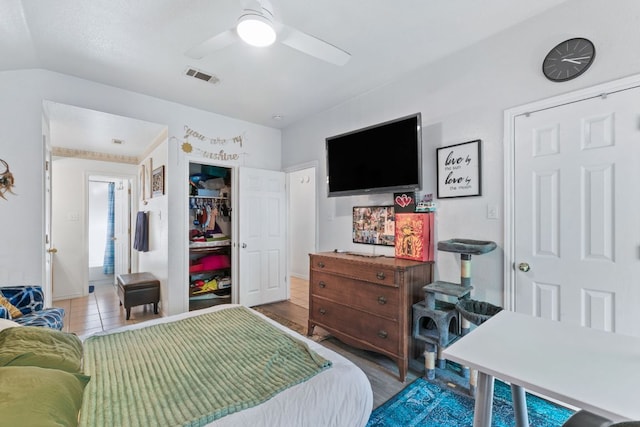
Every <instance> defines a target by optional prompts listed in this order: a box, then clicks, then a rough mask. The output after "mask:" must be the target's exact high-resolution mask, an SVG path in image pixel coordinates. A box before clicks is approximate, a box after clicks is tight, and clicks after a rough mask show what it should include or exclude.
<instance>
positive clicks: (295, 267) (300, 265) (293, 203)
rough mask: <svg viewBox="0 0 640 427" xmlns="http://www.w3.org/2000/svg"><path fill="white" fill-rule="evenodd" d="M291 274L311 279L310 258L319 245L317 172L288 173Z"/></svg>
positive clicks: (302, 170)
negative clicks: (317, 243)
mask: <svg viewBox="0 0 640 427" xmlns="http://www.w3.org/2000/svg"><path fill="white" fill-rule="evenodd" d="M288 179H289V182H288V186H289V227H288V230H289V250H290V253H289V259H290V265H289V273H291V275H292V276H295V277H298V278H301V279H309V254H310V253H313V252H315V245H316V221H315V217H316V199H317V195H316V191H315V188H316V169H315V168H306V169H301V170H298V171H294V172H291V173H289V175H288Z"/></svg>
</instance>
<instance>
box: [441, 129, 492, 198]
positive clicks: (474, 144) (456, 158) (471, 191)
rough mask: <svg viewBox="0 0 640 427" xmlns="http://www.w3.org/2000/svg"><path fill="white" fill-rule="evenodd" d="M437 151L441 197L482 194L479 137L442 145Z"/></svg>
mask: <svg viewBox="0 0 640 427" xmlns="http://www.w3.org/2000/svg"><path fill="white" fill-rule="evenodd" d="M436 152H437V156H436V158H437V162H438V165H437V174H438V198H439V199H446V198H452V197H469V196H480V195H482V185H481V184H482V173H481V172H482V171H481V159H480V154H481V141H480V140H479V139H476V140H475V141H469V142H463V143H461V144H456V145H450V146H448V147H441V148H438V149H437V150H436Z"/></svg>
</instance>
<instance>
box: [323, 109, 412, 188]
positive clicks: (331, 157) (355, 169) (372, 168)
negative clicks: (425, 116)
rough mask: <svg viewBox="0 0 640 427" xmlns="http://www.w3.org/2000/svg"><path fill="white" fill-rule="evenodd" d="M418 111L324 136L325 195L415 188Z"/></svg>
mask: <svg viewBox="0 0 640 427" xmlns="http://www.w3.org/2000/svg"><path fill="white" fill-rule="evenodd" d="M421 127H422V118H421V115H420V113H416V114H413V115H410V116H405V117H400V118H398V119H394V120H390V121H388V122H384V123H380V124H377V125H373V126H369V127H366V128H363V129H358V130H355V131H352V132H347V133H343V134H340V135H336V136H331V137H329V138H326V151H327V185H328V196H329V197H334V196H352V195H359V194H371V193H393V192H398V191H412V190H419V189H420V187H421V183H422V181H421V179H422V155H421V151H422V150H421V146H422V133H421Z"/></svg>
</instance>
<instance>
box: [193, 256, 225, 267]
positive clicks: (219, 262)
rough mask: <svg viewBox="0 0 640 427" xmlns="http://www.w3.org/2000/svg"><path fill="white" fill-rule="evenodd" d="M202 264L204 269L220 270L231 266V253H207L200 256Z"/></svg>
mask: <svg viewBox="0 0 640 427" xmlns="http://www.w3.org/2000/svg"><path fill="white" fill-rule="evenodd" d="M200 264H202V268H203V269H204V270H218V269H221V268H229V267H230V266H231V261H230V260H229V255H207V256H203V257H202V258H200Z"/></svg>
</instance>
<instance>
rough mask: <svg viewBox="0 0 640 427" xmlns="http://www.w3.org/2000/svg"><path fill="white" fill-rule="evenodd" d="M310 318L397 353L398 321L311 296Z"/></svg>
mask: <svg viewBox="0 0 640 427" xmlns="http://www.w3.org/2000/svg"><path fill="white" fill-rule="evenodd" d="M312 307H313V311H312V312H310V313H309V316H310V318H311V319H312V320H314V321H316V322H318V324H319V325H324V326H326V327H327V328H333V329H336V330H338V331H340V332H342V333H344V334H347V335H350V336H352V337H353V338H356V339H358V340H360V341H364V342H367V343H368V344H370V345H372V346H374V347H378V348H380V349H382V350H385V351H388V352H390V353H392V354H399V350H400V349H399V345H400V344H399V334H398V322H395V321H392V320H388V319H384V318H380V317H376V316H372V315H369V314H367V313H363V312H362V311H359V310H356V309H355V308H351V307H345V306H343V305H340V304H337V303H334V302H331V301H327V300H323V299H321V298H316V297H312Z"/></svg>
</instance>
